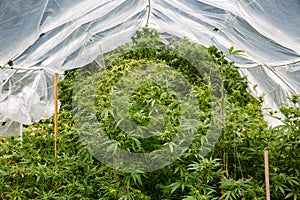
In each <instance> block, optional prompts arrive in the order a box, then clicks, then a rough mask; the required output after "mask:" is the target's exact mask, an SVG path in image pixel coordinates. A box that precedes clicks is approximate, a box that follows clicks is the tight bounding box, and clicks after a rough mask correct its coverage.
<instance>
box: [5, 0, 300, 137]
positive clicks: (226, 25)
mask: <svg viewBox="0 0 300 200" xmlns="http://www.w3.org/2000/svg"><path fill="white" fill-rule="evenodd" d="M149 3H150V9H149ZM147 23H148V25H149V27H150V28H155V29H157V30H158V31H159V32H160V33H162V34H165V35H173V36H176V37H181V38H182V37H188V38H189V39H190V40H192V41H194V42H199V43H201V44H203V45H205V46H210V45H216V46H217V47H218V48H219V49H220V50H223V51H224V52H225V53H227V49H228V48H229V47H230V46H234V47H235V48H236V49H243V50H244V51H245V52H246V54H247V56H246V57H239V56H234V57H229V58H230V59H232V60H234V61H235V62H236V63H237V66H239V67H240V72H241V74H243V75H246V76H247V77H248V80H249V83H250V87H249V88H250V91H251V92H252V94H253V95H257V96H260V95H262V94H265V103H264V107H265V108H273V109H277V108H278V106H279V105H281V104H282V103H286V102H287V101H286V96H290V95H291V94H299V93H300V89H299V88H300V87H299V85H300V79H299V78H300V1H299V0H284V1H278V0H264V1H258V0H222V1H221V0H150V1H148V0H26V1H24V0H23V1H21V0H1V1H0V66H2V67H1V69H0V120H1V121H16V122H18V123H23V124H30V123H34V122H36V121H38V120H40V119H43V118H48V117H50V116H51V115H52V114H53V111H54V109H53V74H54V73H55V72H58V73H60V74H62V73H63V72H64V71H65V70H69V69H72V68H77V67H82V66H84V65H86V64H88V63H90V62H91V61H93V60H94V59H95V58H96V57H97V56H98V55H99V54H100V52H99V46H101V48H102V50H103V52H108V51H110V50H112V49H114V48H116V47H117V46H119V45H121V44H124V43H125V42H128V41H130V38H131V36H132V35H133V34H134V33H135V31H136V30H138V29H139V28H140V27H143V26H145V25H146V24H147ZM9 61H13V62H9ZM9 64H10V65H9ZM11 65H12V66H11ZM254 85H257V87H256V88H255V90H254V89H253V86H254ZM266 119H267V120H268V121H269V122H270V124H271V125H275V124H276V123H277V122H276V121H274V120H270V119H268V118H266ZM2 124H3V125H1V126H0V136H1V134H2V135H3V133H2V132H3V130H8V127H7V126H9V124H12V123H2ZM1 131H2V132H1Z"/></svg>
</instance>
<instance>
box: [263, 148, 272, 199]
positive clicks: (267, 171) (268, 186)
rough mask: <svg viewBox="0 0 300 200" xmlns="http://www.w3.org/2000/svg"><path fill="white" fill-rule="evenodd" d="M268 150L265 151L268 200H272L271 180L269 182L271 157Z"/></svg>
mask: <svg viewBox="0 0 300 200" xmlns="http://www.w3.org/2000/svg"><path fill="white" fill-rule="evenodd" d="M268 154H269V152H268V150H265V151H264V157H265V178H266V197H267V200H270V199H271V198H270V182H269V159H268Z"/></svg>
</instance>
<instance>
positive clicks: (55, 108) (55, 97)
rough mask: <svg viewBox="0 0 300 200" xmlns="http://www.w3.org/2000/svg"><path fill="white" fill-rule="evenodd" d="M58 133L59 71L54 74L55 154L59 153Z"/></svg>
mask: <svg viewBox="0 0 300 200" xmlns="http://www.w3.org/2000/svg"><path fill="white" fill-rule="evenodd" d="M57 135H58V73H55V74H54V156H55V157H56V155H57Z"/></svg>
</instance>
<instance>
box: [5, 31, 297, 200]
mask: <svg viewBox="0 0 300 200" xmlns="http://www.w3.org/2000/svg"><path fill="white" fill-rule="evenodd" d="M132 40H133V42H132V43H131V44H127V45H124V46H122V47H120V48H118V49H116V50H115V51H113V52H111V53H109V54H107V55H105V59H106V60H107V63H106V70H104V71H102V72H95V71H94V72H93V74H91V75H90V76H88V78H87V79H86V80H82V82H81V87H82V88H83V89H84V88H96V91H97V92H96V102H95V104H96V105H97V107H98V109H97V117H98V119H99V122H100V123H102V125H103V127H105V131H106V132H107V135H108V136H109V137H110V138H111V139H112V140H113V141H115V142H116V144H118V146H119V147H121V148H123V149H126V150H128V151H132V152H149V151H153V150H156V149H159V148H161V147H162V146H163V145H164V144H166V143H168V142H169V141H170V140H171V139H172V137H174V134H176V130H177V127H178V119H179V117H180V113H181V111H180V109H181V107H180V105H179V103H178V99H177V97H176V94H173V93H172V91H170V90H168V89H167V88H164V87H161V86H158V85H155V84H148V85H141V86H140V87H139V88H138V89H137V90H136V91H135V93H134V94H133V95H132V96H131V99H130V100H131V101H132V102H135V103H132V104H131V108H130V114H131V116H132V118H133V119H134V120H135V121H136V122H137V123H138V124H147V123H149V108H150V107H149V105H151V102H153V101H154V102H155V103H158V104H160V105H163V106H164V107H165V108H166V113H167V115H166V118H167V119H166V123H167V124H169V125H168V128H164V129H163V131H162V134H160V135H159V136H155V137H152V138H148V139H138V138H134V137H132V136H130V135H128V134H125V133H123V132H122V131H121V130H120V129H119V128H118V127H117V126H116V123H117V122H115V121H114V118H113V116H112V114H111V111H110V106H111V98H112V97H111V95H110V92H111V91H112V90H113V86H114V84H115V83H116V82H117V81H118V80H119V79H120V78H121V77H122V76H123V75H124V73H125V72H126V71H127V70H130V69H134V68H138V67H140V66H141V65H143V64H149V63H150V64H161V65H163V64H165V65H168V66H170V67H172V68H173V69H175V70H177V71H179V72H180V73H181V74H182V75H183V76H184V77H185V78H186V79H187V80H188V81H189V83H190V84H191V85H192V87H193V89H194V90H195V91H196V94H197V95H196V96H197V98H198V100H199V110H201V111H203V112H202V113H203V114H201V116H200V117H199V121H201V123H200V125H199V127H196V128H197V134H196V137H195V139H194V141H193V143H192V144H191V146H190V148H189V149H188V150H187V151H186V152H185V153H184V154H183V155H182V156H181V158H180V159H179V160H177V161H176V162H174V163H173V164H171V165H169V166H167V167H165V168H163V169H160V170H157V171H154V172H150V173H144V174H138V173H125V172H119V171H116V170H114V169H111V168H109V167H107V166H105V165H103V164H102V163H100V162H99V161H97V160H96V159H95V158H94V157H92V156H91V154H90V153H89V152H88V151H87V150H86V148H85V147H84V146H83V145H82V143H81V142H80V140H79V137H78V135H77V134H76V128H79V127H75V126H74V123H73V113H72V97H71V96H72V88H73V87H74V78H75V77H76V75H77V74H78V73H79V72H78V70H74V71H71V72H70V73H69V74H68V76H67V77H66V78H65V80H63V81H62V82H61V83H60V88H61V91H60V100H61V102H62V106H61V110H60V114H59V119H60V126H59V138H58V139H59V143H58V147H59V149H58V152H59V153H58V156H57V157H56V158H55V157H54V152H53V119H49V120H43V121H42V122H40V123H37V124H35V125H33V126H29V127H26V128H24V140H23V142H22V143H21V142H20V141H19V139H17V138H9V139H1V141H0V148H1V149H0V198H1V199H110V200H111V199H134V200H136V199H146V200H147V199H154V200H156V199H164V200H168V199H172V200H173V199H174V200H176V199H185V200H205V199H207V200H211V199H265V190H264V186H265V184H264V163H263V151H264V150H265V149H268V150H269V156H270V158H269V161H270V180H271V181H270V184H271V196H272V197H271V198H272V199H275V200H277V199H278V200H281V199H284V198H286V199H294V200H296V199H299V198H300V193H299V191H300V189H299V188H300V181H299V177H300V167H299V166H300V158H299V155H300V152H299V151H300V150H299V149H300V148H299V141H300V131H299V130H300V124H299V117H300V110H299V108H293V107H284V108H282V112H283V113H284V114H285V115H286V116H287V118H286V119H285V121H284V125H282V126H279V127H277V128H274V129H271V130H269V129H268V127H267V124H266V123H265V122H264V121H263V116H262V114H261V107H260V106H261V102H260V101H259V100H256V99H254V98H253V97H251V96H250V95H249V94H248V92H247V81H246V78H245V77H241V76H240V75H239V73H238V69H237V68H236V67H234V64H233V63H231V62H228V61H227V60H226V59H225V56H224V54H223V53H222V52H219V51H218V50H217V49H216V48H215V47H210V48H208V49H206V48H204V47H202V46H200V45H197V44H194V43H191V42H189V41H188V40H187V39H184V40H182V41H181V42H171V43H170V44H169V45H167V46H166V45H163V43H162V42H161V40H160V38H159V34H158V33H157V32H156V31H155V30H150V29H143V30H141V31H139V32H137V34H136V35H135V36H134V37H133V38H132ZM232 51H233V50H232ZM196 58H197V59H196ZM92 65H95V63H93V64H91V65H90V66H89V67H92ZM194 66H201V67H202V70H203V72H207V74H208V75H207V74H205V73H204V74H203V73H199V70H197V69H196V68H195V67H194ZM211 70H218V71H220V77H210V76H209V75H210V74H211V73H209V72H211ZM212 78H220V79H221V80H222V82H223V84H224V87H225V97H226V98H225V99H223V100H224V105H225V112H226V115H225V116H226V117H225V119H223V124H224V127H223V128H222V135H221V137H220V141H219V142H218V143H217V144H216V145H215V147H214V148H213V150H212V152H210V153H209V154H208V155H207V156H206V157H205V158H203V157H201V156H199V151H200V149H201V138H202V137H203V135H205V134H206V133H207V127H208V124H209V123H210V118H211V106H212V105H211V102H212V99H213V98H214V97H213V96H212V91H213V90H216V88H215V87H214V84H212V85H211V84H208V83H207V80H211V79H212ZM93 80H95V81H94V82H93ZM91 82H92V83H93V84H91ZM212 82H213V81H212ZM217 89H220V88H217ZM221 94H222V93H221ZM220 97H222V96H220ZM295 98H296V97H294V99H295ZM294 99H292V100H294Z"/></svg>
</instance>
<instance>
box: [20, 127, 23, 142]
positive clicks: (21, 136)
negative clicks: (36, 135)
mask: <svg viewBox="0 0 300 200" xmlns="http://www.w3.org/2000/svg"><path fill="white" fill-rule="evenodd" d="M20 139H21V144H22V143H23V124H22V123H20Z"/></svg>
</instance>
